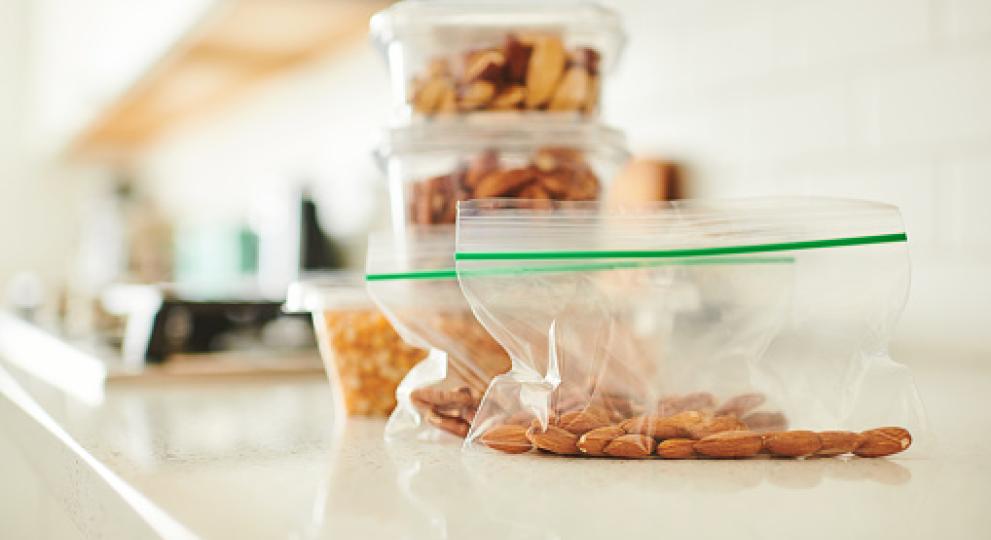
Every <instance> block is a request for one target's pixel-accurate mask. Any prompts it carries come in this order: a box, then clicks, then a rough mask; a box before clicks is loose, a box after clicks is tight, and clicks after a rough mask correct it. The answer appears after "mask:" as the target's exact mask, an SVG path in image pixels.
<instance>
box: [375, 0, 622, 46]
mask: <svg viewBox="0 0 991 540" xmlns="http://www.w3.org/2000/svg"><path fill="white" fill-rule="evenodd" d="M443 27H449V28H460V29H470V28H472V27H507V28H513V29H519V30H522V31H526V30H539V29H546V28H561V29H565V30H568V31H570V32H576V33H592V32H594V33H600V34H603V35H611V36H614V37H613V39H614V40H615V42H616V43H615V46H616V48H617V49H618V47H619V46H620V45H621V44H622V42H623V40H624V35H623V30H622V24H621V21H620V18H619V15H617V14H616V12H614V11H612V10H611V9H608V8H605V7H603V6H600V5H598V4H595V3H592V2H575V1H573V0H572V1H567V0H541V1H534V0H503V1H498V0H478V1H467V0H461V1H451V0H405V1H403V2H398V3H396V4H394V5H393V6H392V7H389V8H388V9H385V10H382V11H380V12H379V13H377V14H375V16H373V17H372V19H371V33H372V37H373V38H374V39H375V40H376V41H377V42H378V43H379V44H382V45H385V44H388V43H391V42H392V41H395V40H402V39H407V38H410V37H414V36H417V35H423V34H424V33H430V32H434V31H436V30H438V29H439V28H443Z"/></svg>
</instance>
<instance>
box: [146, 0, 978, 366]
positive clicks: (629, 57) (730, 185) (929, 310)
mask: <svg viewBox="0 0 991 540" xmlns="http://www.w3.org/2000/svg"><path fill="white" fill-rule="evenodd" d="M603 1H604V2H605V3H606V4H609V5H611V6H613V7H615V8H616V9H618V10H619V11H620V12H621V14H622V15H623V16H624V17H625V24H626V27H627V31H628V34H629V41H628V44H627V49H626V52H625V53H624V56H623V58H622V59H621V62H620V64H619V66H618V69H617V70H616V72H615V73H613V74H611V75H610V76H609V77H608V78H607V79H606V83H605V84H606V90H605V94H604V96H605V104H604V111H605V119H606V121H607V122H609V123H610V124H613V125H614V126H616V127H618V128H621V129H624V130H625V131H626V133H627V135H628V138H629V141H630V144H631V147H632V149H633V150H634V151H635V152H637V153H649V154H653V155H658V156H661V157H666V158H669V159H673V160H676V161H678V162H680V163H681V164H682V165H683V169H684V177H685V178H686V179H687V181H688V182H689V183H690V188H691V189H690V193H693V194H696V195H703V196H718V197H728V196H754V195H781V194H789V195H791V194H803V193H804V194H821V195H830V196H840V197H854V198H868V199H876V200H881V201H884V202H889V203H893V204H896V205H898V206H899V207H901V209H902V211H903V215H904V218H905V222H906V227H907V229H908V232H909V235H910V237H911V248H912V250H913V261H914V264H915V265H916V266H917V268H919V269H920V272H919V276H920V279H919V280H917V282H916V283H914V284H913V293H912V294H913V298H918V300H917V301H916V300H913V301H911V303H910V309H909V311H908V312H907V315H906V326H905V327H906V328H909V329H913V331H912V333H911V335H915V334H919V332H915V330H919V329H922V330H925V329H929V333H930V334H933V333H939V332H943V331H944V330H945V333H946V335H950V334H951V333H952V334H953V335H954V336H963V335H966V336H969V339H972V340H974V341H975V342H978V341H982V340H983V341H984V342H986V341H987V339H986V337H985V336H984V335H983V332H981V331H979V330H978V329H977V328H978V325H977V324H976V323H974V322H973V321H971V320H970V319H968V320H967V321H965V323H961V324H956V323H955V322H954V319H953V318H952V317H950V318H947V316H946V314H947V313H952V312H953V310H950V309H945V308H943V307H940V306H941V302H950V303H952V302H954V301H956V300H955V299H967V302H969V303H967V306H969V307H968V308H967V310H963V311H961V312H964V311H965V312H966V313H968V314H973V313H975V309H976V307H975V306H976V303H975V302H974V301H973V299H978V298H987V297H991V280H986V279H981V280H972V279H968V280H967V282H966V283H963V282H962V281H961V280H957V279H956V278H954V276H956V277H960V276H967V277H968V278H969V277H973V276H978V275H981V270H980V269H982V268H988V267H991V264H989V262H988V261H989V259H991V257H988V256H984V255H982V253H983V251H981V250H982V249H983V250H984V251H989V250H988V249H987V248H988V246H989V242H991V240H989V238H991V234H984V231H986V230H991V212H988V211H986V210H985V206H986V204H987V202H988V201H991V0H833V1H823V0H752V1H745V2H740V1H737V0H696V1H684V0H612V1H609V0H603ZM286 85H287V86H288V87H289V88H287V89H286V90H284V91H269V92H268V94H267V97H262V98H260V99H259V100H257V101H255V102H246V103H245V104H243V105H238V106H234V107H232V108H231V109H230V110H228V111H225V112H224V113H223V114H221V115H218V116H221V117H222V118H221V119H220V120H219V121H218V120H217V119H213V120H211V121H212V122H214V125H213V126H212V127H209V128H203V130H202V131H209V135H208V136H207V135H203V136H200V137H199V138H190V139H188V140H186V141H183V139H182V138H181V137H179V138H175V139H172V142H171V143H169V142H168V140H166V142H165V143H164V144H163V145H162V146H161V148H159V149H158V150H157V151H156V150H153V151H152V152H150V156H149V159H148V160H147V163H148V164H151V165H152V166H151V167H149V168H148V170H147V172H148V173H149V174H150V176H151V177H152V178H154V179H155V182H156V184H157V185H158V187H159V189H160V190H161V191H162V192H164V193H166V194H176V195H177V196H176V197H174V198H173V199H172V200H173V201H176V204H175V205H174V206H175V207H176V208H177V209H178V210H183V209H184V207H182V206H181V205H180V204H179V201H182V200H183V198H182V197H179V196H178V194H182V193H196V194H197V195H198V196H199V197H200V198H202V199H204V200H206V199H207V198H208V197H209V196H211V195H210V194H209V193H202V194H201V193H200V190H206V191H210V190H209V188H205V187H204V186H210V185H214V186H225V188H224V189H235V188H236V187H237V186H243V185H258V184H261V185H264V184H266V183H269V182H276V181H280V182H285V181H286V179H287V178H292V177H294V175H297V174H300V175H307V174H309V175H310V176H311V177H313V178H318V179H321V182H325V183H326V184H325V185H330V184H333V185H337V186H338V188H339V187H341V186H342V185H344V186H346V187H348V188H349V189H352V190H360V189H362V188H364V189H365V190H366V192H367V193H374V195H373V196H372V197H373V200H377V199H374V198H376V197H377V198H382V197H383V196H384V194H383V193H382V192H381V189H382V188H381V183H376V182H374V181H372V180H371V177H372V176H374V175H375V174H376V173H375V172H374V169H372V168H371V165H370V160H369V159H368V152H369V151H370V150H371V146H372V145H373V144H374V141H375V140H376V138H377V133H378V129H379V127H380V126H382V125H383V123H384V122H385V119H386V117H387V113H388V107H389V103H388V95H387V92H388V87H387V86H386V81H385V68H384V66H383V65H382V64H381V62H380V61H379V59H378V58H377V57H376V56H375V55H374V54H372V53H371V52H370V51H369V50H368V49H367V47H360V48H357V47H356V49H355V51H354V52H352V53H346V52H345V53H342V54H340V55H339V56H338V57H337V58H336V59H327V60H326V61H325V62H321V63H320V65H318V66H315V67H314V68H313V69H311V70H310V71H309V72H308V73H306V74H301V75H300V76H299V77H296V78H295V79H294V80H292V81H288V82H287V83H286ZM286 96H289V97H290V98H291V100H292V105H288V106H287V104H286V102H287V99H286ZM259 101H261V102H263V103H265V106H264V112H259V110H258V103H259ZM249 152H250V153H252V154H253V156H252V159H253V161H254V162H255V163H259V162H260V163H263V164H264V167H263V168H264V169H266V170H268V171H269V172H266V173H265V174H264V176H266V178H261V176H262V174H261V172H259V171H256V170H254V169H256V168H257V166H255V167H253V166H248V165H241V164H240V163H241V161H240V160H241V156H243V155H246V154H247V153H249ZM156 154H157V157H158V158H159V159H155V156H156ZM300 156H302V157H303V158H305V159H307V160H310V161H312V162H313V164H312V165H311V166H308V167H303V168H302V169H300V166H299V160H300V159H301V158H300ZM218 159H221V160H226V161H229V162H230V166H229V167H228V166H225V164H224V163H218V162H217V161H218ZM217 171H228V172H229V173H230V172H231V171H233V172H232V173H230V174H228V175H227V178H228V180H227V181H226V182H219V183H218V182H215V181H213V180H212V179H211V178H209V177H211V176H214V175H215V174H216V173H217ZM262 172H264V171H262ZM256 177H257V178H256ZM211 182H212V183H211ZM338 188H334V189H330V188H326V189H323V190H322V191H323V192H324V193H325V194H324V195H323V196H322V198H323V199H326V200H328V201H330V202H328V207H330V205H333V204H334V202H335V201H336V204H340V201H341V200H343V199H348V200H350V199H351V197H352V196H353V195H348V196H347V197H345V196H343V195H341V193H343V192H342V190H341V189H338ZM376 190H378V191H376ZM348 193H350V192H348ZM214 195H215V196H216V197H218V199H219V198H220V197H221V196H222V194H214ZM318 195H320V193H318ZM178 210H177V211H178ZM342 215H343V214H342ZM975 247H976V248H979V249H974V248H975ZM956 281H961V282H956ZM961 301H962V300H961ZM968 316H969V315H968ZM951 327H952V330H953V331H952V332H950V329H951ZM988 347H989V348H991V343H989V344H988Z"/></svg>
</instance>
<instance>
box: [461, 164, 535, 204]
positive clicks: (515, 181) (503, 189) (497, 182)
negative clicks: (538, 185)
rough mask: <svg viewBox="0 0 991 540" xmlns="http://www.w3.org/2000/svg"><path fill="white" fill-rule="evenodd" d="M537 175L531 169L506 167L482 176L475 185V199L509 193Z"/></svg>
mask: <svg viewBox="0 0 991 540" xmlns="http://www.w3.org/2000/svg"><path fill="white" fill-rule="evenodd" d="M534 178H535V175H534V173H533V171H531V170H530V169H525V168H523V169H506V170H503V171H495V172H493V173H491V174H488V175H486V176H485V178H482V180H481V181H480V182H479V183H478V186H477V187H475V193H474V197H473V198H475V199H488V198H490V197H502V196H505V195H508V194H509V193H510V192H511V191H513V190H514V189H516V188H518V187H521V186H523V185H524V184H526V183H527V182H529V181H531V180H533V179H534Z"/></svg>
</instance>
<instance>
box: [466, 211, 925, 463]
mask: <svg viewBox="0 0 991 540" xmlns="http://www.w3.org/2000/svg"><path fill="white" fill-rule="evenodd" d="M457 226H458V241H457V252H456V255H455V258H456V269H457V273H458V279H459V281H460V283H461V286H462V290H463V291H464V295H465V297H466V299H467V301H468V303H469V304H470V305H471V307H472V310H473V311H474V313H475V315H476V316H477V317H478V320H479V321H480V322H481V323H482V325H483V326H484V327H485V328H486V329H488V330H489V332H490V333H491V334H492V336H493V337H495V339H496V340H497V341H498V342H499V343H500V344H502V346H503V347H504V348H505V349H506V351H508V353H509V355H510V358H511V359H512V369H511V370H510V371H509V372H508V373H506V374H504V375H501V376H499V377H496V378H495V379H494V380H493V382H492V384H491V385H490V386H489V389H488V392H487V394H486V396H485V399H484V400H483V402H482V404H481V406H480V408H479V410H478V414H477V416H476V418H475V422H474V424H473V425H472V430H471V432H470V433H469V436H468V439H467V442H466V446H469V447H470V446H474V445H476V444H477V443H484V444H485V445H487V446H489V447H491V448H495V449H497V450H503V451H506V452H524V451H528V450H530V449H531V448H533V447H536V448H540V449H542V450H546V451H550V452H552V453H559V454H584V455H610V456H615V457H648V456H654V457H657V456H660V457H672V458H673V457H679V458H686V457H748V456H752V455H756V454H759V453H770V454H772V455H778V456H788V457H802V456H809V455H823V456H831V455H842V454H849V453H856V454H857V455H861V456H865V457H877V456H881V455H889V454H892V453H896V452H899V451H901V450H904V449H905V448H907V447H908V445H910V444H911V435H912V434H916V435H918V434H921V433H922V431H923V429H924V425H925V421H924V414H923V411H922V407H921V404H920V401H919V398H918V396H917V393H916V389H915V385H914V382H913V379H912V377H911V375H910V373H909V371H908V370H907V369H906V368H905V367H904V366H902V365H900V364H898V363H896V362H894V361H893V360H892V359H891V358H890V356H889V354H888V348H887V343H888V339H889V336H890V335H891V332H892V329H893V327H894V324H895V322H896V320H897V318H898V315H899V313H900V312H901V309H902V307H903V305H904V303H905V299H906V294H907V290H908V285H909V260H908V254H907V250H906V240H907V238H906V235H905V233H904V228H903V225H902V222H901V218H900V215H899V213H898V211H897V209H896V208H895V207H892V206H888V205H884V204H879V203H870V202H861V201H847V200H832V199H816V198H800V199H750V200H735V201H680V202H672V203H658V204H651V205H647V206H643V207H638V208H628V209H625V210H614V209H606V208H605V207H603V206H601V205H599V204H598V203H594V202H590V203H558V204H556V205H555V206H554V208H553V209H552V210H544V211H540V210H533V209H528V208H525V202H524V203H520V202H518V201H506V200H493V201H484V200H483V201H471V202H467V203H461V204H460V206H459V216H458V224H457ZM887 426H891V428H890V429H886V430H876V429H874V428H879V427H887ZM868 430H871V431H868Z"/></svg>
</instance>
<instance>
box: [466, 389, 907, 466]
mask: <svg viewBox="0 0 991 540" xmlns="http://www.w3.org/2000/svg"><path fill="white" fill-rule="evenodd" d="M710 397H711V394H706V393H697V394H689V395H688V396H681V397H678V398H674V399H670V400H661V402H660V403H658V405H657V412H656V413H654V414H640V415H636V416H632V417H629V418H626V419H623V420H619V421H617V415H616V411H615V410H610V409H608V408H604V407H602V406H601V405H599V404H590V405H587V406H585V407H583V408H581V409H579V410H571V411H568V412H565V413H563V414H559V415H554V416H552V417H551V418H549V419H548V421H547V422H546V423H545V422H541V421H538V420H537V419H534V418H532V417H531V416H530V415H520V414H517V415H514V416H512V417H509V418H507V419H506V420H505V421H504V422H503V423H502V424H500V425H497V426H495V427H492V428H490V429H488V430H486V431H485V432H484V433H483V434H482V435H481V437H480V441H481V442H482V443H483V444H485V445H486V446H488V447H490V448H492V449H495V450H499V451H502V452H506V453H511V454H519V453H524V452H529V451H531V450H533V449H537V450H540V451H543V452H549V453H553V454H561V455H575V456H596V457H617V458H664V459H691V458H748V457H755V456H758V455H762V454H763V455H770V456H774V457H787V458H805V457H832V456H840V455H845V454H853V455H857V456H860V457H883V456H889V455H892V454H896V453H898V452H901V451H903V450H905V449H906V448H908V447H909V446H910V445H911V444H912V436H911V434H909V432H908V431H907V430H906V429H903V428H900V427H883V428H877V429H871V430H867V431H863V432H861V433H854V432H850V431H820V432H814V431H805V430H791V431H787V430H786V429H787V428H786V426H785V419H784V416H783V415H782V414H781V413H773V412H765V413H761V412H748V411H750V410H751V409H752V408H754V407H756V406H759V405H760V404H761V403H762V402H763V401H764V399H763V396H762V395H760V394H745V395H741V396H737V397H735V398H732V399H730V400H727V401H726V402H725V403H723V404H722V405H720V406H719V407H715V408H714V407H712V405H714V402H712V401H710V400H709V398H710ZM688 403H694V404H695V405H702V407H701V408H700V409H690V410H683V409H681V405H684V404H688ZM679 409H681V410H679ZM748 420H749V422H748Z"/></svg>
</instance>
